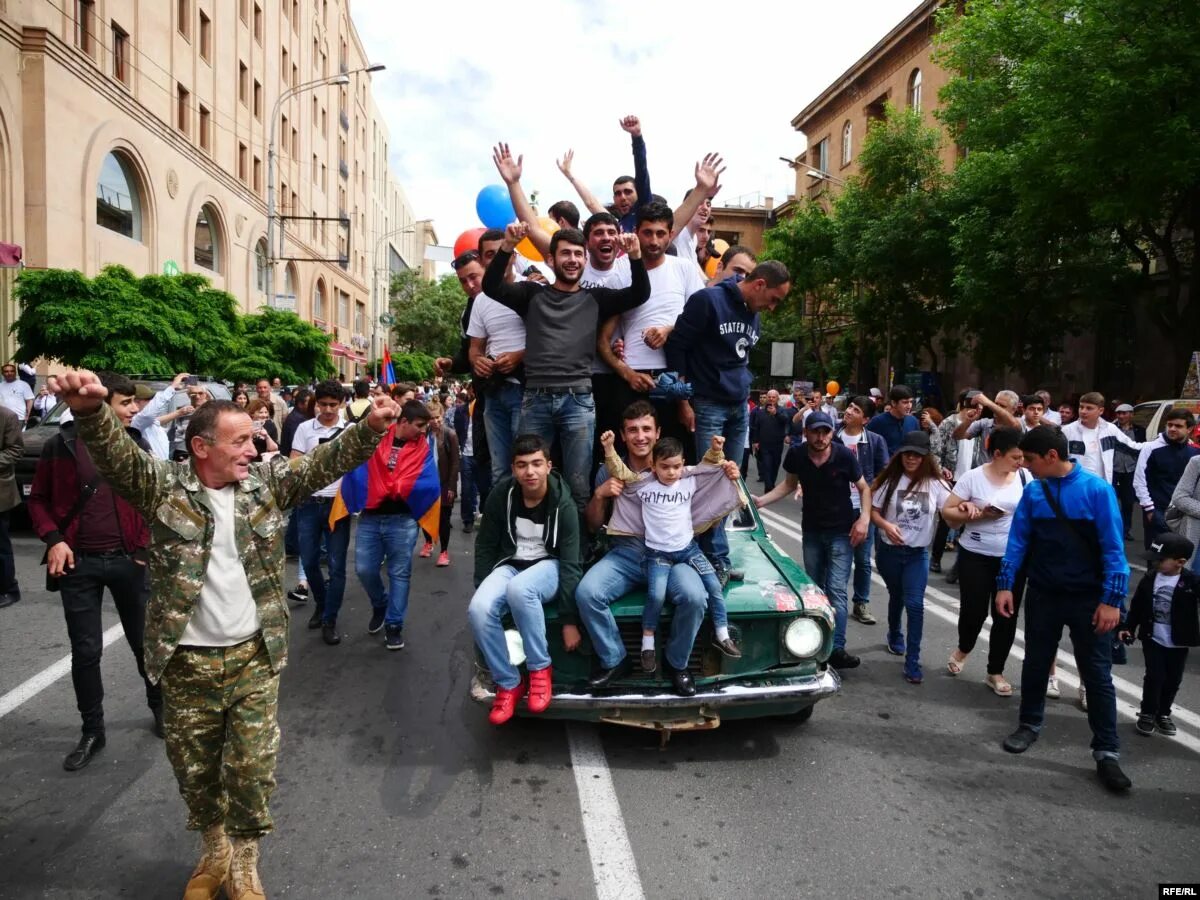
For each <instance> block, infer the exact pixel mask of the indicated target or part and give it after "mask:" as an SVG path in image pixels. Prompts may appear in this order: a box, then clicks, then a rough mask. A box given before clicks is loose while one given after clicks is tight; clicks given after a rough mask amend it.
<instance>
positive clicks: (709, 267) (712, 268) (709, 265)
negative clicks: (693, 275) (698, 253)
mask: <svg viewBox="0 0 1200 900" xmlns="http://www.w3.org/2000/svg"><path fill="white" fill-rule="evenodd" d="M718 265H719V263H718V262H717V258H716V257H715V256H712V257H709V259H708V262H706V263H705V264H704V274H705V275H707V276H708V277H709V278H716V277H717V266H718Z"/></svg>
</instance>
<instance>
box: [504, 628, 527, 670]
mask: <svg viewBox="0 0 1200 900" xmlns="http://www.w3.org/2000/svg"><path fill="white" fill-rule="evenodd" d="M504 642H505V643H506V644H508V661H509V662H510V663H512V664H513V665H514V666H519V665H521V664H522V663H523V662H525V642H524V641H523V640H521V633H520V632H519V631H517V630H516V629H515V628H509V629H508V630H507V631H505V632H504Z"/></svg>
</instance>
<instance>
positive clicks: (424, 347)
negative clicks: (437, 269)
mask: <svg viewBox="0 0 1200 900" xmlns="http://www.w3.org/2000/svg"><path fill="white" fill-rule="evenodd" d="M389 293H390V295H391V307H392V314H393V315H394V316H395V317H396V323H395V324H394V325H393V326H392V341H393V346H395V347H396V348H397V349H399V350H401V351H406V352H410V353H422V354H429V355H431V356H434V357H438V356H453V355H454V353H455V351H456V350H457V349H458V345H459V340H460V335H461V328H460V319H461V317H462V312H463V307H464V306H465V305H466V297H464V296H463V292H462V288H461V287H460V286H459V284H458V279H456V278H455V277H454V276H453V275H443V276H442V277H441V278H440V279H439V280H437V281H430V280H428V279H426V278H423V277H422V276H421V273H420V272H417V271H414V270H411V269H410V270H408V271H405V272H400V273H398V274H396V275H393V276H392V283H391V290H390V292H389ZM394 365H395V360H393V366H394ZM430 371H431V372H432V366H431V367H430ZM396 377H397V378H399V377H400V373H399V372H397V373H396ZM422 377H428V376H422Z"/></svg>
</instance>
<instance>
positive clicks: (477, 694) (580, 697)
mask: <svg viewBox="0 0 1200 900" xmlns="http://www.w3.org/2000/svg"><path fill="white" fill-rule="evenodd" d="M840 688H841V679H840V678H839V677H838V675H837V673H836V672H835V671H834V670H833V669H826V670H824V671H818V672H816V673H815V674H812V675H795V676H789V677H776V678H772V677H762V678H756V679H754V680H753V681H750V682H748V683H742V684H739V683H736V682H735V683H730V682H725V683H723V684H714V685H711V686H707V687H704V686H701V687H700V688H699V689H698V690H697V693H696V694H695V696H692V697H681V696H680V695H678V694H676V693H674V692H673V691H671V690H669V689H666V688H663V689H662V690H657V689H654V690H626V691H621V690H619V689H618V690H615V691H612V692H608V693H603V694H590V693H578V692H575V691H573V690H556V691H555V692H554V695H553V699H552V700H551V703H550V707H549V708H548V709H547V710H546V712H545V713H543V714H542V717H543V718H554V719H582V720H586V721H593V722H611V723H613V724H617V725H630V726H634V727H638V728H651V729H656V730H660V731H668V730H669V731H676V730H695V729H705V728H716V727H717V726H718V725H720V723H721V719H722V718H727V719H735V718H753V717H756V716H772V715H788V714H793V713H799V712H802V711H803V710H805V709H807V708H808V707H810V706H812V705H813V704H814V703H816V702H817V701H819V700H823V699H825V698H826V697H832V696H833V695H834V694H836V693H837V692H838V690H839V689H840ZM494 698H495V691H494V688H493V686H492V685H491V684H490V679H488V678H487V677H486V676H485V675H481V674H480V673H478V672H477V673H476V674H475V676H474V677H473V678H472V679H471V699H472V700H474V701H476V702H477V703H482V704H488V705H490V704H491V702H492V700H493V699H494ZM517 712H518V714H525V708H524V704H523V703H522V704H520V705H519V706H518V707H517Z"/></svg>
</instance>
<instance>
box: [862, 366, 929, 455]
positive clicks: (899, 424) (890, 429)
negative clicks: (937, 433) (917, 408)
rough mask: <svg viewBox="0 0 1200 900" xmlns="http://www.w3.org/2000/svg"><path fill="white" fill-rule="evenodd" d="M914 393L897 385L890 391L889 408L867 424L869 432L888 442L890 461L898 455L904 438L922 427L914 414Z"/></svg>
mask: <svg viewBox="0 0 1200 900" xmlns="http://www.w3.org/2000/svg"><path fill="white" fill-rule="evenodd" d="M912 408H913V392H912V389H911V388H909V387H908V385H905V384H897V385H894V386H893V387H892V389H891V390H890V391H888V407H887V409H885V410H884V411H883V412H881V413H879V415H877V416H874V417H873V418H872V419H871V421H870V422H868V423H867V430H868V431H873V432H875V433H876V434H878V435H881V436H882V437H883V439H884V440H885V441H886V442H887V448H888V459H891V458H892V457H893V456H895V455H896V451H897V450H899V449H900V445H901V444H903V443H904V436H905V435H906V434H908V433H909V432H910V431H916V430H917V429H918V428H920V427H921V423H919V422H918V421H917V417H916V416H914V415H913V414H912Z"/></svg>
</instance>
